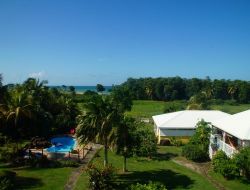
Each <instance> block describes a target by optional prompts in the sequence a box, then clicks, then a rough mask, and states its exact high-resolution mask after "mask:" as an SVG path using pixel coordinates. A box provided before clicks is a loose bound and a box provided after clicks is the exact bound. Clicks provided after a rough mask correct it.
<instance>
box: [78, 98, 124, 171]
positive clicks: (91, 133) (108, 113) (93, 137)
mask: <svg viewBox="0 0 250 190" xmlns="http://www.w3.org/2000/svg"><path fill="white" fill-rule="evenodd" d="M84 107H85V112H84V113H83V114H82V115H80V116H79V117H78V126H77V131H76V135H77V137H78V139H79V142H80V143H81V144H86V143H88V142H93V141H97V142H99V143H101V144H103V145H104V166H106V165H107V164H108V148H109V146H110V145H112V144H113V142H114V139H115V136H114V126H115V125H116V124H117V123H118V121H119V119H120V116H119V111H118V110H117V109H116V107H115V106H113V104H112V102H111V101H110V100H109V99H108V98H105V99H104V98H102V96H95V97H93V98H92V100H90V101H89V102H87V103H85V106H84Z"/></svg>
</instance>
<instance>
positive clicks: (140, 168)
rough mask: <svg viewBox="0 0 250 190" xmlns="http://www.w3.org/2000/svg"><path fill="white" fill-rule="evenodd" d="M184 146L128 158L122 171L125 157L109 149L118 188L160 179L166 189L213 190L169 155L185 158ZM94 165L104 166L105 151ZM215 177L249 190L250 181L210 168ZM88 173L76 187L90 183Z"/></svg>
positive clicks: (227, 186) (78, 189) (232, 189)
mask: <svg viewBox="0 0 250 190" xmlns="http://www.w3.org/2000/svg"><path fill="white" fill-rule="evenodd" d="M180 155H181V148H180V147H174V146H164V147H163V146H161V147H159V149H158V155H157V156H156V157H154V158H153V159H151V160H149V159H147V158H129V159H128V169H129V172H128V173H125V174H123V173H122V163H123V159H122V157H121V156H117V155H116V154H114V153H113V152H109V162H110V163H111V164H112V165H113V166H114V167H115V168H117V173H118V177H117V178H116V181H117V182H118V187H117V189H119V190H123V189H126V188H127V187H129V186H130V185H131V184H134V183H137V182H140V183H147V182H148V181H150V180H151V181H158V182H161V183H163V184H164V185H165V186H166V187H167V189H191V190H192V189H195V190H200V189H202V190H213V189H216V188H215V187H214V186H213V184H211V183H210V182H209V181H208V180H207V179H206V178H205V177H203V176H202V175H200V174H198V173H196V172H193V171H192V170H190V169H187V168H186V167H184V166H181V165H177V164H175V163H174V162H173V161H171V160H170V159H171V158H173V157H175V158H177V159H185V158H183V157H181V156H180ZM93 163H94V164H95V165H99V166H102V164H103V151H101V152H100V154H99V155H98V156H97V157H96V158H95V159H94V160H93ZM209 175H210V176H211V177H212V178H213V180H215V181H217V182H219V183H220V184H221V185H223V186H224V187H225V190H235V189H237V190H249V189H250V184H249V182H247V181H242V180H226V179H224V178H223V177H222V176H221V175H220V174H216V173H214V172H213V171H210V172H209ZM87 181H88V176H87V175H86V173H83V174H82V175H81V177H80V178H79V180H78V182H77V185H76V188H75V190H83V189H87V187H88V182H87Z"/></svg>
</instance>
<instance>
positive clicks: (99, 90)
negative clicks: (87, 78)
mask: <svg viewBox="0 0 250 190" xmlns="http://www.w3.org/2000/svg"><path fill="white" fill-rule="evenodd" d="M96 91H97V92H103V91H105V88H104V86H103V85H101V84H97V85H96Z"/></svg>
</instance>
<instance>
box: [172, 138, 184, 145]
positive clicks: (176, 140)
mask: <svg viewBox="0 0 250 190" xmlns="http://www.w3.org/2000/svg"><path fill="white" fill-rule="evenodd" d="M170 142H171V145H173V146H182V141H181V140H180V139H178V138H176V137H171V138H170Z"/></svg>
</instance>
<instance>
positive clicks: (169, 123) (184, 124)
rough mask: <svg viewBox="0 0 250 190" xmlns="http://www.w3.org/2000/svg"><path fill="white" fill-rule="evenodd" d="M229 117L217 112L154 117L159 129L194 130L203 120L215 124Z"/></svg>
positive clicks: (180, 112) (181, 112)
mask: <svg viewBox="0 0 250 190" xmlns="http://www.w3.org/2000/svg"><path fill="white" fill-rule="evenodd" d="M227 116H230V114H227V113H224V112H222V111H215V110H184V111H178V112H173V113H167V114H162V115H156V116H153V120H154V122H155V124H156V125H157V127H159V128H169V129H171V128H172V129H176V128H180V129H194V128H195V126H196V124H197V123H198V122H199V121H201V120H202V119H204V120H205V121H207V122H214V121H216V120H218V119H221V118H224V117H227Z"/></svg>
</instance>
